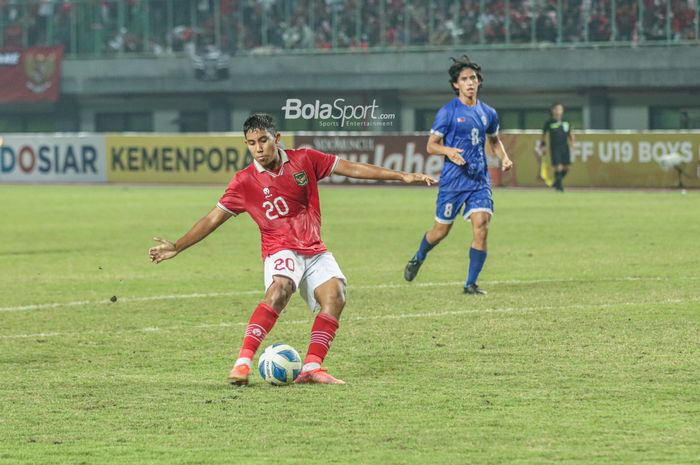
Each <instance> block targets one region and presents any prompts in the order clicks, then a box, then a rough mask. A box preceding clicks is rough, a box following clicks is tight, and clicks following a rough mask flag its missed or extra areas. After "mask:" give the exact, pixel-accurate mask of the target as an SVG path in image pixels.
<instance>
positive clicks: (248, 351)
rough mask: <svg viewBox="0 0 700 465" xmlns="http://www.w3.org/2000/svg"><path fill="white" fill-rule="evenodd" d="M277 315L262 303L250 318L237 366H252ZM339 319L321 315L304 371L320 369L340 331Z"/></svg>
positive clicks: (316, 325) (312, 335)
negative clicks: (243, 364)
mask: <svg viewBox="0 0 700 465" xmlns="http://www.w3.org/2000/svg"><path fill="white" fill-rule="evenodd" d="M277 317H279V313H277V312H276V311H275V310H274V309H273V308H272V307H270V306H269V305H267V304H264V303H262V302H260V303H259V304H258V306H257V307H255V311H254V312H253V314H252V315H251V316H250V320H249V321H248V327H247V328H246V331H245V337H244V338H243V346H242V347H241V352H240V353H239V354H238V360H237V361H236V363H235V365H236V366H237V365H240V364H241V363H245V364H247V365H248V366H250V365H251V364H252V359H253V356H254V355H255V352H256V351H257V350H258V348H259V347H260V344H261V343H262V341H263V339H265V336H267V333H269V332H270V330H272V327H273V326H275V323H276V322H277ZM338 326H339V324H338V319H337V318H336V317H334V316H333V315H329V314H328V313H319V314H318V315H317V316H316V319H315V320H314V324H313V326H312V327H311V343H310V344H309V349H308V350H307V352H306V358H305V359H304V371H307V370H314V369H316V368H320V367H321V364H322V363H323V360H324V359H325V358H326V355H327V354H328V351H329V350H330V348H331V343H332V342H333V339H334V338H335V332H336V331H337V330H338Z"/></svg>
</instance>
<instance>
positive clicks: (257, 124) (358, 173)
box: [149, 113, 436, 385]
mask: <svg viewBox="0 0 700 465" xmlns="http://www.w3.org/2000/svg"><path fill="white" fill-rule="evenodd" d="M243 134H244V136H245V141H246V144H247V145H248V149H249V150H250V153H251V154H252V155H253V159H254V161H253V163H252V164H251V165H249V166H248V167H247V168H245V169H243V170H241V171H239V172H238V173H236V174H235V175H234V177H233V179H232V180H231V182H230V183H229V185H228V188H227V189H226V191H225V192H224V194H223V195H222V196H221V198H220V199H219V202H218V203H217V204H216V206H215V207H214V208H213V209H212V210H211V211H210V212H209V213H208V214H207V215H206V216H204V217H203V218H202V219H200V220H199V221H198V222H197V223H195V224H194V226H192V228H191V229H190V230H189V231H188V232H187V233H186V234H185V235H184V236H182V237H181V238H180V239H178V240H177V242H170V241H168V240H165V239H160V238H154V240H156V241H158V242H159V243H160V244H159V245H157V246H155V247H152V248H151V249H150V250H149V256H150V259H151V261H152V262H154V263H160V262H162V261H163V260H168V259H170V258H173V257H175V256H176V255H177V254H178V253H180V252H182V251H183V250H185V249H187V248H188V247H190V246H192V245H194V244H196V243H197V242H199V241H201V240H202V239H204V238H205V237H207V236H208V235H209V234H210V233H211V232H213V231H214V230H215V229H216V228H218V227H219V226H221V225H222V224H223V223H224V222H225V221H226V220H228V219H229V218H231V217H232V216H236V215H238V214H240V213H243V212H247V213H248V214H249V215H250V216H251V217H252V218H253V221H255V222H256V223H257V225H258V227H259V228H260V235H261V246H262V256H263V261H264V269H265V289H266V291H265V297H264V298H263V300H262V301H261V302H260V303H259V304H258V306H257V307H256V308H255V310H254V311H253V315H252V316H251V317H250V320H249V322H248V326H247V328H246V332H245V336H244V338H243V345H242V347H241V350H240V353H239V355H238V359H237V360H236V362H235V364H234V367H233V369H232V370H231V373H230V374H229V377H228V379H229V382H230V383H231V384H234V385H246V384H248V376H249V374H250V367H251V364H252V360H253V356H254V355H255V352H256V351H257V349H258V347H259V346H260V344H261V343H262V341H263V339H264V338H265V336H266V335H267V333H269V332H270V330H271V329H272V327H273V326H274V324H275V322H276V321H277V317H278V316H279V314H280V312H282V310H283V309H284V308H285V307H286V306H287V303H288V302H289V299H290V298H291V297H292V294H294V292H295V291H296V290H297V289H298V290H299V292H300V294H301V296H302V297H303V298H304V300H305V301H306V303H307V304H308V306H309V308H310V309H311V310H312V311H313V312H316V311H318V314H317V315H316V318H315V320H314V323H313V325H312V327H311V342H310V344H309V348H308V350H307V353H306V358H305V359H304V365H303V368H302V372H301V374H300V375H299V377H298V378H297V379H296V380H295V382H296V383H321V384H343V381H341V380H339V379H336V378H335V377H333V376H331V375H330V374H328V373H327V372H326V370H325V369H324V368H322V367H321V365H322V363H323V360H324V359H325V357H326V354H327V353H328V350H329V349H330V346H331V342H332V341H333V338H334V337H335V333H336V330H337V329H338V324H339V319H340V314H341V312H342V311H343V307H345V286H346V283H347V280H346V278H345V275H343V272H342V271H340V267H339V266H338V264H337V263H336V261H335V258H333V255H332V254H331V253H330V252H328V251H327V249H326V246H325V245H324V244H323V241H322V240H321V205H320V202H319V197H318V181H320V180H321V179H323V178H325V177H327V176H329V175H331V174H332V173H335V174H339V175H342V176H348V177H351V178H358V179H382V180H392V181H401V182H404V183H407V184H412V183H425V184H427V185H431V184H434V183H436V180H435V179H433V178H431V177H429V176H426V175H424V174H418V173H402V172H398V171H393V170H390V169H386V168H382V167H379V166H375V165H370V164H366V163H354V162H350V161H347V160H342V159H340V158H338V157H337V156H335V155H329V154H326V153H322V152H319V151H316V150H313V149H308V148H305V149H297V150H282V148H281V147H280V146H279V142H280V137H281V135H280V133H279V132H277V129H276V127H275V123H274V121H273V119H272V117H271V116H269V115H266V114H262V113H258V114H254V115H252V116H251V117H249V118H248V119H247V120H246V121H245V123H244V125H243Z"/></svg>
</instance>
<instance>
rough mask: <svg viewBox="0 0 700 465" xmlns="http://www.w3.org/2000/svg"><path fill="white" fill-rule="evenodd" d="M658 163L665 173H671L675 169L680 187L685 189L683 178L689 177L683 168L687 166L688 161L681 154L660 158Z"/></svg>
mask: <svg viewBox="0 0 700 465" xmlns="http://www.w3.org/2000/svg"><path fill="white" fill-rule="evenodd" d="M656 162H657V163H658V164H659V167H661V169H662V170H664V171H671V170H672V169H675V170H676V172H677V173H678V187H679V188H683V176H688V175H687V174H686V173H685V172H683V167H684V166H685V162H686V160H685V158H684V157H683V156H682V155H681V154H680V153H678V152H672V153H666V154H664V155H661V156H660V157H658V158H657V159H656Z"/></svg>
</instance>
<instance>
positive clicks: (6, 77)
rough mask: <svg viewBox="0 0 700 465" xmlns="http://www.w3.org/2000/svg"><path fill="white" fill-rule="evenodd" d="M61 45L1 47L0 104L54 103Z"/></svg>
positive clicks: (58, 84) (59, 82)
mask: <svg viewBox="0 0 700 465" xmlns="http://www.w3.org/2000/svg"><path fill="white" fill-rule="evenodd" d="M62 59H63V48H62V47H33V48H25V49H0V103H13V102H55V101H56V100H58V94H59V90H60V84H61V60H62Z"/></svg>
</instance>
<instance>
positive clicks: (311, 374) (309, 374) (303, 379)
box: [294, 368, 345, 384]
mask: <svg viewBox="0 0 700 465" xmlns="http://www.w3.org/2000/svg"><path fill="white" fill-rule="evenodd" d="M326 371H327V370H326V369H325V368H316V369H315V370H310V371H305V372H303V373H302V374H300V375H299V376H297V379H295V380H294V383H295V384H345V381H343V380H340V379H338V378H334V377H333V376H331V375H329V374H328V373H326Z"/></svg>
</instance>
